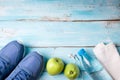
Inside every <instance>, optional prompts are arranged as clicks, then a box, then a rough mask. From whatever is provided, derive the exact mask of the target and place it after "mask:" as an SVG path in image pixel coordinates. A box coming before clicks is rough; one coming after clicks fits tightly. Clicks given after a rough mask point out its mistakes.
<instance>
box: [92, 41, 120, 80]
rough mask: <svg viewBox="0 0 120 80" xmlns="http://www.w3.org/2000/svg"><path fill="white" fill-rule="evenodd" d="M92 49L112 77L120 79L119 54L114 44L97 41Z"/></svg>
mask: <svg viewBox="0 0 120 80" xmlns="http://www.w3.org/2000/svg"><path fill="white" fill-rule="evenodd" d="M93 51H94V53H95V56H96V57H97V58H98V60H99V61H100V62H101V63H102V64H103V66H104V67H105V68H106V70H107V71H108V72H109V73H110V75H111V76H112V77H113V79H114V80H120V56H119V53H118V51H117V49H116V47H115V45H114V44H113V43H109V44H107V45H104V43H99V44H98V45H97V46H96V47H95V48H94V49H93Z"/></svg>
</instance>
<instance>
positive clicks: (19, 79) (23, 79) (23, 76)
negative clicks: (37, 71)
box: [12, 70, 30, 80]
mask: <svg viewBox="0 0 120 80" xmlns="http://www.w3.org/2000/svg"><path fill="white" fill-rule="evenodd" d="M29 79H30V74H28V73H27V72H26V71H24V70H21V71H19V72H18V73H17V75H16V76H15V77H14V78H13V79H12V80H29Z"/></svg>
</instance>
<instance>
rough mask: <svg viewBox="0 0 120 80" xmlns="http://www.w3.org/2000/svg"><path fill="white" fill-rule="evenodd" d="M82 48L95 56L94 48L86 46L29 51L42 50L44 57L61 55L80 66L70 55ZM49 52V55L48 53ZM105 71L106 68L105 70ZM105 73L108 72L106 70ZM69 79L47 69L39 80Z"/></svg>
mask: <svg viewBox="0 0 120 80" xmlns="http://www.w3.org/2000/svg"><path fill="white" fill-rule="evenodd" d="M81 48H84V49H85V50H86V52H87V53H89V54H90V55H92V56H94V53H93V48H94V47H92V48H86V47H77V48H75V47H74V48H56V49H54V48H30V49H29V51H28V52H31V51H38V52H40V54H41V55H43V56H44V58H46V57H47V59H48V58H51V57H59V58H61V59H62V60H63V61H64V63H66V64H67V63H75V64H77V65H78V66H80V65H79V63H78V62H77V63H76V62H75V60H74V59H72V58H70V57H69V55H70V54H77V52H78V51H79V50H80V49H81ZM117 49H118V51H119V52H120V47H117ZM46 54H47V55H46ZM103 72H104V70H103ZM104 74H107V73H105V72H104ZM48 79H49V80H56V79H57V80H68V79H67V78H66V77H65V76H64V74H63V73H62V74H60V75H56V76H50V75H49V74H48V73H47V72H46V71H45V72H44V73H43V74H42V75H41V76H40V78H39V80H48ZM76 80H82V79H81V77H78V78H77V79H76Z"/></svg>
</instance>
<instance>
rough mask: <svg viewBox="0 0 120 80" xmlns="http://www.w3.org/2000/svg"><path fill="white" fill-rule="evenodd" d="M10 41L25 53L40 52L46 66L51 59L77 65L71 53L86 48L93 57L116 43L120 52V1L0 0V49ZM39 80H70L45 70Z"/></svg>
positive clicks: (79, 79) (78, 79)
mask: <svg viewBox="0 0 120 80" xmlns="http://www.w3.org/2000/svg"><path fill="white" fill-rule="evenodd" d="M11 40H18V41H21V42H22V43H23V44H24V45H25V46H26V49H25V52H26V54H28V53H29V52H31V51H37V52H39V53H40V54H41V55H43V56H44V60H45V63H46V62H47V60H48V59H49V58H51V57H59V58H62V60H63V61H64V62H65V63H66V64H67V63H76V62H75V61H74V60H73V59H71V58H70V57H69V55H70V54H76V53H77V51H78V50H79V49H81V48H85V49H86V51H87V52H88V53H89V54H90V55H93V56H94V53H93V51H92V50H93V48H94V46H95V45H96V44H98V43H100V42H105V43H109V42H114V43H115V44H116V45H117V47H118V51H119V52H120V0H0V47H3V46H4V45H5V44H6V43H8V42H10V41H11ZM76 64H77V65H78V66H80V65H79V63H76ZM104 73H105V72H104ZM105 74H106V73H105ZM38 80H68V79H67V78H66V77H65V76H64V75H63V73H62V74H60V75H57V76H50V75H49V74H48V73H47V72H46V70H44V72H43V74H42V75H41V76H40V78H39V79H38ZM76 80H81V78H77V79H76Z"/></svg>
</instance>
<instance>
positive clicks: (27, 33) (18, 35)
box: [0, 21, 120, 47]
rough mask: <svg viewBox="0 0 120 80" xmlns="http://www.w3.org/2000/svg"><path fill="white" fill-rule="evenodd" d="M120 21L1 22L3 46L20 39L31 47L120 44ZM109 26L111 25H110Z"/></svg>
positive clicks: (1, 42) (0, 32)
mask: <svg viewBox="0 0 120 80" xmlns="http://www.w3.org/2000/svg"><path fill="white" fill-rule="evenodd" d="M119 25H120V22H119V21H117V22H115V23H111V24H109V25H107V23H106V22H34V21H33V22H17V21H16V22H14V21H13V22H9V21H8V22H7V21H6V22H0V34H1V35H0V37H1V38H0V44H1V46H2V45H4V44H5V43H7V42H9V41H11V40H15V39H16V40H20V41H22V42H23V43H24V44H26V45H27V46H32V47H42V46H46V47H47V46H95V45H96V44H97V43H99V42H110V41H112V42H114V43H115V44H117V45H120V41H119V39H120V37H119V35H120V29H119V28H120V27H119ZM106 27H107V28H106Z"/></svg>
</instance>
